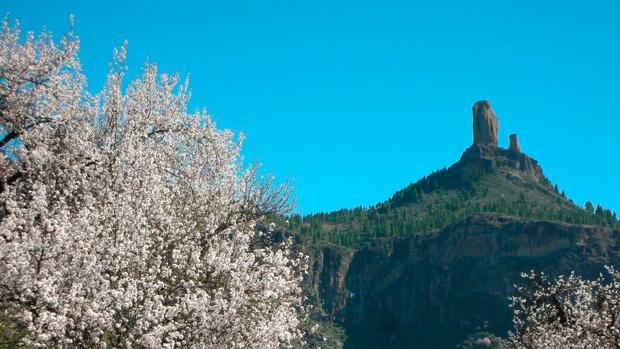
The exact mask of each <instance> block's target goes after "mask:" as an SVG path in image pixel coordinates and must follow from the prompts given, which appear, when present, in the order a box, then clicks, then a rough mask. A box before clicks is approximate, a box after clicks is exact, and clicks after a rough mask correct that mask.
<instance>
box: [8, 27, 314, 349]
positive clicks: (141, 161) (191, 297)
mask: <svg viewBox="0 0 620 349" xmlns="http://www.w3.org/2000/svg"><path fill="white" fill-rule="evenodd" d="M78 46H79V41H78V38H77V37H76V36H74V35H73V33H71V32H70V33H68V34H67V35H65V36H64V37H63V38H62V40H61V41H60V44H59V45H57V44H56V43H55V42H54V40H53V39H52V37H51V35H50V34H49V33H43V34H41V35H39V36H37V37H35V36H34V34H32V33H28V35H27V36H26V38H25V39H24V38H22V37H21V36H20V32H19V27H18V25H15V26H13V27H11V26H10V25H9V24H8V23H7V21H6V20H5V21H4V22H3V30H2V34H1V37H0V153H1V154H0V312H1V313H2V315H3V316H6V317H10V318H11V319H13V320H14V321H15V322H16V323H17V324H18V325H19V326H20V328H22V329H24V330H25V331H26V332H27V334H26V336H25V337H24V338H23V343H24V344H26V345H29V346H32V347H49V348H51V347H55V348H73V347H79V348H83V347H89V348H91V347H106V346H107V347H126V348H134V347H135V348H139V347H142V348H175V347H186V348H205V349H210V348H218V349H219V348H231V349H232V348H256V349H270V348H278V347H280V345H282V344H286V343H290V342H291V341H292V340H294V339H296V338H298V337H299V334H300V333H299V330H298V325H299V319H298V318H299V316H300V315H299V313H300V312H301V311H303V307H302V306H301V302H302V296H301V289H300V286H299V285H300V280H301V275H303V271H304V268H305V266H304V263H305V259H304V258H303V256H298V255H297V254H292V253H291V252H290V245H291V242H290V241H287V242H285V243H283V244H278V245H276V244H274V243H269V241H267V240H268V238H265V237H262V240H264V241H267V243H265V242H263V243H260V244H258V243H256V242H257V240H258V239H259V238H261V237H258V236H255V234H254V229H255V226H256V224H258V223H259V222H260V220H261V219H262V218H263V217H264V216H265V215H267V214H271V213H276V212H280V211H283V210H286V208H287V207H288V193H289V190H288V187H286V186H276V185H275V184H274V182H273V180H272V179H269V180H264V181H261V179H260V177H259V176H257V170H258V168H257V167H256V166H252V167H250V168H249V169H248V168H245V167H244V165H243V164H242V161H241V156H240V148H241V143H242V138H243V137H242V136H240V137H237V138H235V136H234V134H233V133H232V132H230V131H227V130H223V131H222V130H219V129H217V128H216V125H215V123H214V122H213V121H212V120H211V119H210V118H209V116H208V115H207V114H205V113H204V112H196V113H193V114H188V113H187V111H186V110H187V103H188V85H187V81H185V82H183V83H179V79H178V77H177V76H176V75H166V74H158V73H157V67H156V66H155V65H152V64H147V65H145V66H144V71H143V74H142V76H141V77H140V78H139V79H137V80H135V81H133V82H131V83H130V84H129V85H128V87H127V88H126V89H123V87H122V86H124V84H123V83H122V79H123V75H124V72H125V68H124V58H125V45H123V47H122V48H121V49H120V50H118V51H115V54H114V61H113V64H112V65H111V69H110V72H109V73H108V76H107V82H106V84H105V87H104V89H103V90H102V92H101V93H99V94H97V95H94V96H93V95H90V94H89V93H88V91H87V89H86V81H85V78H84V76H83V75H82V71H81V67H80V63H79V60H78V58H77V52H78ZM256 246H260V247H256Z"/></svg>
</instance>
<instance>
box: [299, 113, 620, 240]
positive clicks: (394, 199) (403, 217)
mask: <svg viewBox="0 0 620 349" xmlns="http://www.w3.org/2000/svg"><path fill="white" fill-rule="evenodd" d="M472 114H473V120H474V121H473V135H474V137H473V139H474V142H473V144H472V145H471V146H470V147H469V148H467V149H466V150H465V151H464V152H463V154H462V155H461V157H460V159H459V160H458V161H457V162H456V163H454V164H452V165H451V166H450V167H447V168H443V169H441V170H438V171H435V172H433V173H431V174H430V175H428V176H425V177H423V178H421V179H420V180H418V181H417V182H415V183H412V184H410V185H408V186H407V187H405V188H403V189H401V190H399V191H397V192H396V193H394V194H393V195H392V196H391V197H390V198H389V199H387V200H385V201H383V202H380V203H378V204H376V205H374V206H372V207H368V208H363V207H359V208H355V209H342V210H337V211H332V212H327V213H317V214H312V215H307V216H303V217H302V216H292V217H290V218H289V219H288V220H289V222H290V225H289V229H290V230H292V231H294V232H297V233H300V234H301V235H304V236H305V237H307V238H310V239H311V240H312V241H313V242H315V243H317V242H324V243H332V244H336V245H340V246H344V247H352V248H359V247H361V246H362V245H363V244H364V243H365V242H367V241H370V240H372V239H374V238H380V237H398V236H409V235H412V234H416V233H422V232H426V231H430V230H439V229H442V228H445V227H446V226H448V225H450V224H452V223H455V222H458V221H459V220H462V219H464V218H466V217H468V216H470V215H472V214H475V213H484V212H494V213H499V214H506V215H511V216H514V217H521V218H530V219H537V220H541V219H546V220H550V221H557V222H566V223H573V224H598V225H602V226H608V227H618V226H620V225H619V223H618V218H617V216H616V215H615V213H613V212H611V211H610V210H606V209H603V208H602V207H600V206H599V207H598V208H597V209H596V210H595V209H594V207H592V208H591V210H589V209H587V208H582V207H580V206H578V205H576V204H575V203H574V202H572V201H571V200H570V199H568V198H567V196H566V195H565V194H564V193H562V192H560V190H559V188H558V187H557V185H556V186H554V185H553V184H552V182H551V181H550V180H549V179H548V178H547V177H546V176H545V174H544V171H543V169H542V167H541V166H540V164H539V163H538V161H537V160H535V159H533V158H532V157H530V156H529V155H527V154H526V153H524V152H522V150H521V146H520V144H519V140H518V137H517V135H516V134H511V135H510V146H509V148H508V149H504V148H501V147H499V146H498V138H497V133H498V130H499V122H498V120H497V117H496V115H495V112H494V111H493V109H492V108H491V105H490V103H489V102H488V101H479V102H476V103H475V104H474V106H473V107H472ZM590 205H591V204H590Z"/></svg>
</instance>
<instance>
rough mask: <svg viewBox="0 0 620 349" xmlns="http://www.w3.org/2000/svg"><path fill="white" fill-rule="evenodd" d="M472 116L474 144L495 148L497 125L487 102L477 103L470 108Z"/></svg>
mask: <svg viewBox="0 0 620 349" xmlns="http://www.w3.org/2000/svg"><path fill="white" fill-rule="evenodd" d="M472 112H473V116H474V144H484V145H490V146H495V147H496V146H497V132H498V130H499V125H498V121H497V117H496V116H495V112H494V111H493V109H491V104H490V103H489V102H488V101H478V102H476V103H475V104H474V106H473V107H472Z"/></svg>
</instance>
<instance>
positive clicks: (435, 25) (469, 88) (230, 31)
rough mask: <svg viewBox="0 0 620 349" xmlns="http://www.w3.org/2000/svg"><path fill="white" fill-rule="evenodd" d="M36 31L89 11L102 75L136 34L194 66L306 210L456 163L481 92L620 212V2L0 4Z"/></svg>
mask: <svg viewBox="0 0 620 349" xmlns="http://www.w3.org/2000/svg"><path fill="white" fill-rule="evenodd" d="M0 12H4V13H10V15H11V17H12V18H18V19H19V20H20V21H21V23H22V28H23V29H24V30H40V29H41V28H42V27H43V26H46V27H47V28H48V29H50V30H51V31H53V32H54V33H56V34H60V33H62V32H64V31H65V30H66V29H67V28H68V16H69V14H75V18H76V32H77V33H78V34H79V35H80V37H81V40H82V48H81V54H80V56H81V59H82V62H83V66H84V70H85V72H86V74H87V76H88V78H89V86H90V88H91V89H92V90H97V89H98V88H100V86H101V85H102V82H103V79H104V76H105V73H106V69H107V66H108V63H109V61H110V59H111V56H112V48H113V47H115V46H119V45H120V44H121V42H122V41H123V40H124V39H127V40H128V42H129V45H128V55H129V59H128V65H129V68H130V74H137V73H139V72H140V69H141V67H142V62H143V61H144V60H145V59H146V58H147V57H149V59H150V61H152V62H156V63H158V64H159V66H160V67H161V69H162V70H165V71H168V72H173V71H178V72H180V73H182V74H186V73H191V87H192V108H193V107H202V106H205V107H207V109H208V110H209V112H210V113H211V114H212V115H213V116H214V118H215V119H216V120H217V121H218V123H219V125H220V126H221V127H225V128H231V129H233V130H236V131H238V130H243V131H244V132H245V133H246V135H247V142H246V144H245V150H244V152H245V155H246V158H248V159H258V160H260V161H261V162H262V163H263V164H264V166H265V168H267V169H268V170H270V171H271V172H272V173H274V174H275V175H276V176H277V177H278V178H293V179H294V180H295V187H296V191H297V203H298V207H297V209H298V211H299V212H301V213H311V212H316V211H322V210H332V209H337V208H342V207H354V206H359V205H371V204H374V203H376V202H378V201H382V200H384V199H386V198H387V197H389V196H390V195H391V194H392V193H393V192H394V191H395V190H397V189H400V188H402V187H404V186H405V185H407V184H408V183H410V182H412V181H415V180H416V179H418V178H419V177H421V176H423V175H425V174H428V173H429V172H431V171H433V170H436V169H438V168H441V167H444V166H448V165H450V164H451V163H453V162H454V161H456V160H457V159H458V158H459V156H460V154H461V153H462V151H463V150H464V149H465V148H466V147H467V146H469V144H470V143H471V137H472V136H471V115H470V113H471V112H470V110H471V105H472V104H473V103H474V102H475V101H476V100H478V99H489V100H490V101H491V102H492V104H493V107H494V109H495V111H496V113H497V115H498V117H499V118H500V137H501V141H500V142H501V144H502V145H504V146H506V145H507V141H508V135H509V134H510V133H513V132H514V133H518V134H519V137H520V139H521V143H522V146H523V149H524V151H525V152H526V153H528V154H530V155H531V156H533V157H534V158H536V159H538V160H539V161H540V162H541V164H542V165H543V167H544V169H545V172H546V174H547V175H548V177H549V178H550V179H551V180H552V181H553V182H554V183H557V184H558V185H559V186H560V188H561V189H565V190H566V192H567V193H568V195H569V197H571V198H573V199H574V200H575V201H576V202H577V203H580V204H583V202H584V201H585V200H586V199H590V200H592V201H593V202H595V203H601V204H603V205H604V206H606V207H609V208H612V209H614V210H616V211H618V210H620V190H619V182H620V178H619V175H618V173H619V172H620V153H619V151H620V2H619V1H618V0H592V1H573V0H556V1H523V0H514V1H491V0H488V1H482V0H467V1H448V0H438V1H428V0H426V1H414V0H399V1H379V0H376V1H370V0H362V1H360V0H277V1H276V0H254V1H250V0H245V1H240V0H217V1H214V0H205V1H182V0H178V1H174V2H173V1H154V0H149V1H129V0H125V1H117V0H107V1H77V0H76V1H31V0H0Z"/></svg>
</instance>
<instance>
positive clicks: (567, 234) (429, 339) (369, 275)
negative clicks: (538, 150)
mask: <svg viewBox="0 0 620 349" xmlns="http://www.w3.org/2000/svg"><path fill="white" fill-rule="evenodd" d="M618 233H619V232H614V231H611V230H608V229H605V228H600V227H594V226H582V225H567V224H561V223H551V222H542V221H541V222H527V221H523V220H520V219H516V218H508V217H504V216H499V215H490V214H485V215H477V216H474V217H471V218H467V219H465V220H464V221H462V222H460V223H458V224H454V225H452V226H449V227H448V228H446V229H444V230H442V231H441V232H439V233H437V234H429V235H425V236H424V235H416V236H412V237H408V238H399V239H385V240H375V241H373V242H371V243H370V244H368V245H367V246H366V247H364V248H362V249H361V250H359V251H357V252H356V253H355V254H353V255H351V254H350V252H346V251H344V250H335V249H334V250H331V251H330V252H326V251H327V250H325V248H323V249H322V252H320V253H319V254H320V255H321V256H322V257H321V258H322V259H320V261H319V262H317V263H318V265H321V267H319V268H318V269H320V270H322V271H321V272H319V273H318V274H315V275H314V276H313V278H314V279H315V280H316V281H317V282H319V283H324V282H325V283H326V284H325V285H326V286H327V287H324V286H321V285H319V286H318V289H320V290H324V291H320V292H322V294H321V297H320V298H321V302H322V303H323V305H324V306H326V307H327V308H328V309H329V310H328V311H327V312H328V313H332V314H333V316H334V318H336V319H337V322H339V323H341V324H344V326H345V328H346V330H347V333H348V336H349V340H348V342H347V343H346V345H345V348H350V349H373V348H374V349H379V348H381V349H413V348H423V349H426V348H450V349H452V348H454V346H455V345H456V344H457V343H458V342H460V341H461V340H463V339H465V338H466V337H467V336H468V335H470V334H471V333H473V332H476V331H479V330H481V329H483V328H486V330H488V331H490V332H494V333H496V334H498V335H505V334H506V332H507V331H508V330H509V329H511V326H512V325H511V314H510V310H509V308H508V303H509V301H508V297H509V296H511V295H512V294H513V293H514V288H513V285H514V284H515V283H517V282H519V281H520V277H519V275H520V273H521V272H525V271H529V270H532V269H535V270H541V271H544V272H545V273H548V274H550V275H559V274H568V273H570V272H571V271H572V270H574V271H576V272H577V273H578V274H581V275H584V276H586V277H593V276H595V275H596V274H597V273H598V272H599V271H601V270H602V267H603V265H605V264H610V265H614V266H616V267H618V266H620V265H619V264H618V262H619V261H620V241H619V240H618ZM333 253H336V254H338V253H344V254H343V255H342V256H340V257H336V256H334V255H333ZM327 256H329V257H327ZM327 261H330V262H327ZM325 273H328V274H329V273H334V274H333V275H331V276H328V275H326V276H321V277H319V276H318V275H319V274H321V275H323V274H325ZM343 280H344V281H345V282H344V283H343ZM328 289H330V290H329V291H327V290H328Z"/></svg>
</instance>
